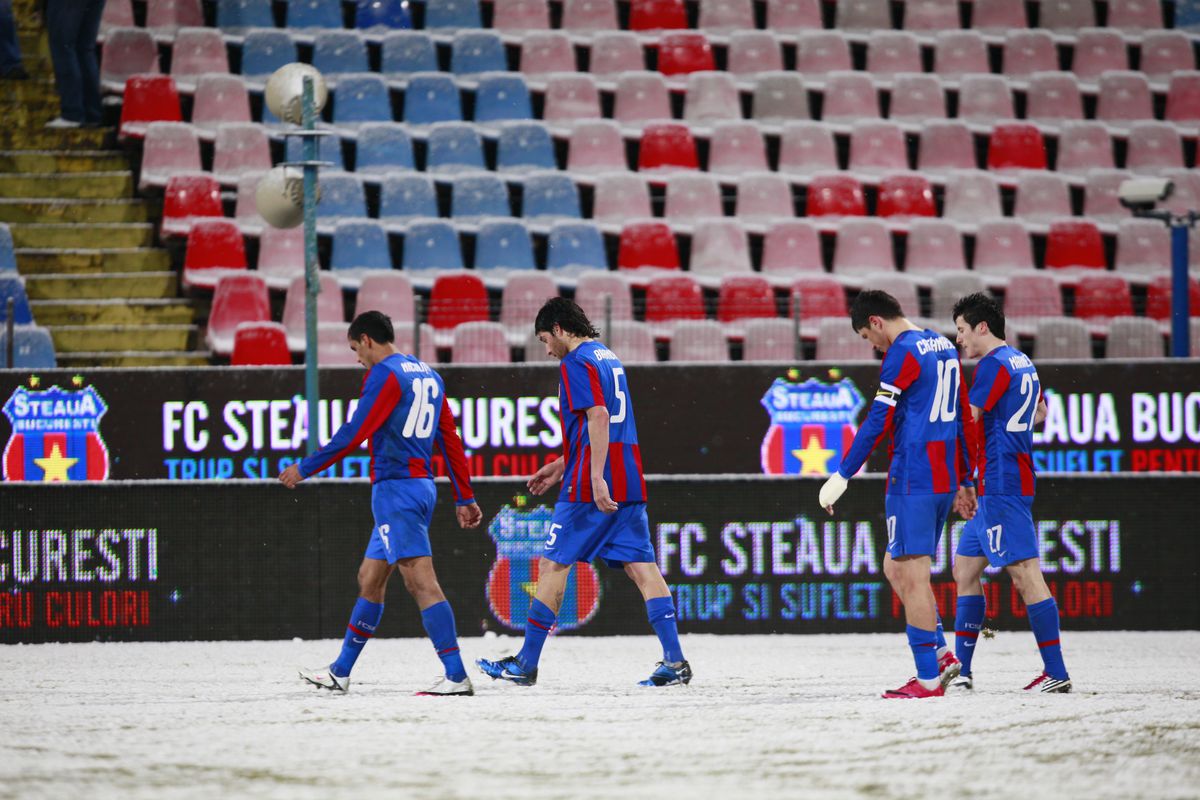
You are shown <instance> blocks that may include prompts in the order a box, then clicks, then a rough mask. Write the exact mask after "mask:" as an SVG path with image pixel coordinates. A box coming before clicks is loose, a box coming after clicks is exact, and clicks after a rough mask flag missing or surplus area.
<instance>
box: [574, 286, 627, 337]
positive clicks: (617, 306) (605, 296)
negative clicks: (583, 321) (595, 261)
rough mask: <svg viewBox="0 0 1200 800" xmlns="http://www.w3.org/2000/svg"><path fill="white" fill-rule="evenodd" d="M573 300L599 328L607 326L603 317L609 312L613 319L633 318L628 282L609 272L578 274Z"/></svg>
mask: <svg viewBox="0 0 1200 800" xmlns="http://www.w3.org/2000/svg"><path fill="white" fill-rule="evenodd" d="M575 302H576V304H578V306H579V307H580V308H581V309H583V313H585V314H587V317H588V319H590V320H594V321H595V323H596V325H597V326H598V327H600V328H601V329H605V328H607V325H606V324H605V317H606V316H607V315H609V314H611V315H612V318H613V319H614V320H622V321H624V320H631V319H633V294H632V292H631V291H630V289H629V284H628V283H626V282H625V281H624V280H623V279H622V278H620V277H619V276H617V275H614V274H612V273H611V272H585V273H583V274H582V275H580V276H579V281H578V282H577V283H576V284H575ZM609 344H610V345H612V342H609Z"/></svg>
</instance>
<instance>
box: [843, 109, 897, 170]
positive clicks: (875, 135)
mask: <svg viewBox="0 0 1200 800" xmlns="http://www.w3.org/2000/svg"><path fill="white" fill-rule="evenodd" d="M850 169H851V170H854V171H855V172H893V171H897V170H906V169H908V148H907V145H905V143H904V131H902V130H901V129H900V126H899V125H897V124H896V123H894V122H891V121H889V120H865V121H863V122H856V123H854V127H853V128H852V129H851V131H850Z"/></svg>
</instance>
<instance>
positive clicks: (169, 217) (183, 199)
mask: <svg viewBox="0 0 1200 800" xmlns="http://www.w3.org/2000/svg"><path fill="white" fill-rule="evenodd" d="M256 185H257V183H256ZM223 216H225V211H224V209H223V208H222V205H221V185H220V184H219V183H217V181H216V179H215V178H213V176H211V175H196V174H191V175H186V174H184V175H181V174H175V175H172V176H171V177H169V178H167V184H166V189H164V190H163V220H162V234H163V235H164V236H179V235H184V236H186V235H187V233H188V232H189V231H190V230H191V229H192V223H193V222H194V221H195V220H196V219H199V218H201V217H223Z"/></svg>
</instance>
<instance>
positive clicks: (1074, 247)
mask: <svg viewBox="0 0 1200 800" xmlns="http://www.w3.org/2000/svg"><path fill="white" fill-rule="evenodd" d="M1106 266H1107V264H1106V262H1105V260H1104V240H1103V239H1102V238H1101V236H1100V229H1099V228H1097V227H1096V223H1094V222H1091V221H1089V220H1084V219H1070V220H1058V221H1057V222H1053V223H1051V225H1050V233H1049V234H1048V235H1047V236H1046V267H1047V268H1048V269H1061V268H1064V267H1086V268H1089V269H1104V268H1105V267H1106Z"/></svg>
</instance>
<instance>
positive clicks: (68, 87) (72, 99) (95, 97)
mask: <svg viewBox="0 0 1200 800" xmlns="http://www.w3.org/2000/svg"><path fill="white" fill-rule="evenodd" d="M103 15H104V0H46V30H47V31H48V32H49V34H50V56H51V58H53V59H54V80H55V82H56V83H57V84H58V97H59V104H60V106H61V108H62V117H63V119H69V120H71V121H72V122H100V121H101V119H102V111H101V108H100V65H99V64H98V63H97V62H96V36H97V35H99V33H100V17H101V16H103Z"/></svg>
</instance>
